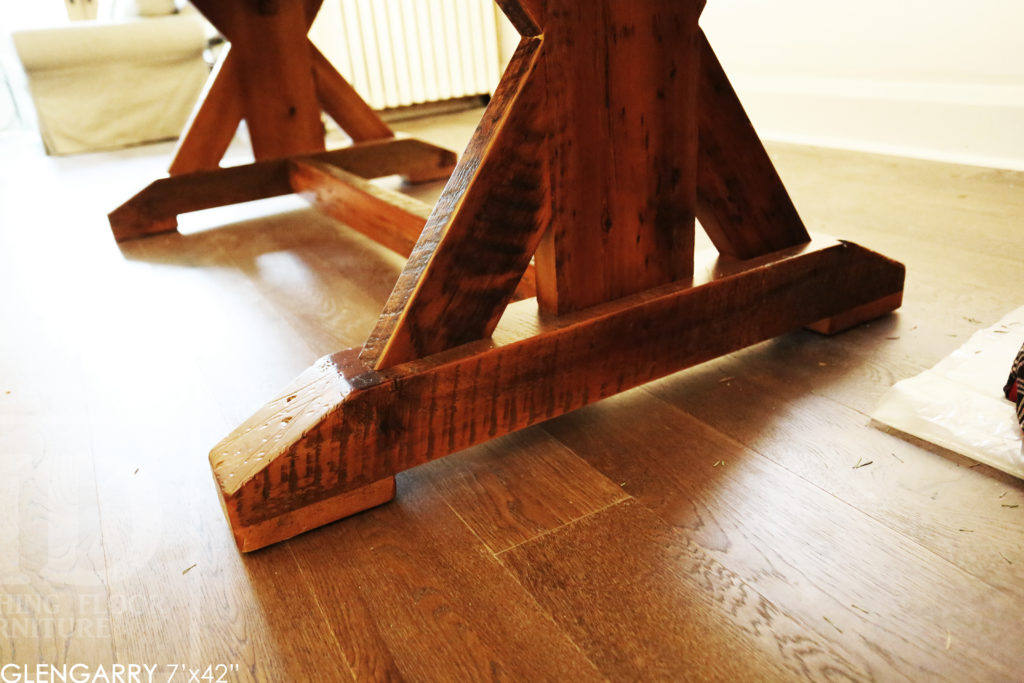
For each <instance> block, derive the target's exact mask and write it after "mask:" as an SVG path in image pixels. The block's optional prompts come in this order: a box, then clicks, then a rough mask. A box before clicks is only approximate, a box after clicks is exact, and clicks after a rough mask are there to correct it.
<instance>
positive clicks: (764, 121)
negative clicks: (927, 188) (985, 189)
mask: <svg viewBox="0 0 1024 683" xmlns="http://www.w3.org/2000/svg"><path fill="white" fill-rule="evenodd" d="M731 76H732V81H733V85H734V86H735V88H736V90H737V92H738V93H739V96H740V99H741V100H742V101H743V104H744V107H746V109H747V112H748V114H749V115H750V118H751V120H752V121H753V123H754V126H755V128H757V130H758V133H759V134H760V135H761V136H762V137H763V138H764V139H766V140H776V141H779V142H793V143H799V144H810V145H818V146H824V147H837V148H842V149H854V150H861V151H866V152H875V153H880V154H892V155H897V156H907V157H915V158H920V159H931V160H936V161H945V162H951V163H959V164H969V165H974V166H985V167H992V168H1004V169H1013V170H1018V171H1024V85H1022V84H1019V83H990V84H979V83H929V82H906V83H900V82H885V81H859V80H852V79H832V78H780V77H767V76H756V77H744V76H742V75H736V74H731Z"/></svg>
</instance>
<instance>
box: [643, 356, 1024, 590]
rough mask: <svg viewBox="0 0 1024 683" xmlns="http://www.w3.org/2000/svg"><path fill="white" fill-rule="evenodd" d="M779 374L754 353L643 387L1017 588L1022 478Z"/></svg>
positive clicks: (1023, 522)
mask: <svg viewBox="0 0 1024 683" xmlns="http://www.w3.org/2000/svg"><path fill="white" fill-rule="evenodd" d="M750 356H754V354H750ZM755 367H756V369H754V368H755ZM702 370H705V369H702ZM786 375H787V373H786V370H785V364H784V363H780V364H778V365H776V364H775V363H774V362H773V361H772V360H770V359H766V358H765V357H764V355H761V356H758V357H756V358H753V357H751V358H749V359H748V358H745V359H743V361H739V360H737V361H735V362H731V363H721V364H720V365H719V366H718V367H717V368H714V369H712V368H707V369H706V370H705V371H704V372H700V373H692V375H691V376H689V377H687V381H686V382H682V381H668V382H659V383H655V384H653V385H651V386H650V387H648V388H645V391H647V392H649V393H651V394H653V395H655V396H658V397H659V398H661V399H664V400H665V401H667V402H669V403H670V404H672V405H673V406H676V407H678V408H680V409H682V410H684V411H686V412H687V413H689V414H690V415H693V416H694V417H696V418H697V419H698V420H700V421H701V422H702V423H704V424H705V425H708V426H711V427H713V428H714V429H716V430H717V431H719V432H721V433H723V434H729V435H730V437H731V438H732V439H734V440H735V441H737V442H739V443H741V444H743V445H744V446H746V447H748V448H750V449H752V450H755V451H757V452H758V453H761V454H763V455H764V456H765V457H766V458H768V459H769V460H771V461H773V462H775V463H777V464H779V465H781V466H782V467H784V468H786V469H787V470H788V471H790V472H793V473H795V474H796V475H798V476H799V477H801V478H803V479H805V480H806V481H808V482H811V483H813V484H814V485H815V486H817V487H820V488H821V489H824V490H825V491H828V492H829V493H830V494H832V495H834V496H836V497H838V498H839V499H841V500H843V501H845V502H847V503H849V504H850V505H852V506H854V507H856V508H857V509H859V510H861V511H862V512H864V513H865V514H868V515H871V516H872V517H873V518H875V519H877V520H880V521H881V522H882V523H884V524H885V525H886V526H888V527H890V528H892V529H894V530H896V531H898V532H900V533H901V534H904V535H906V536H908V537H910V538H914V539H917V540H918V541H919V542H922V543H923V544H924V545H925V546H926V547H928V548H929V549H931V550H932V551H934V552H935V553H936V554H938V555H939V556H941V557H943V558H944V559H946V560H948V561H950V562H952V563H954V564H955V565H957V566H959V567H960V568H961V569H963V570H964V571H967V572H970V573H972V574H974V575H976V576H979V577H981V578H982V579H983V580H984V581H986V582H987V583H989V584H990V585H992V586H994V587H996V588H999V589H1001V590H1005V591H1008V592H1010V593H1014V594H1017V595H1021V596H1024V591H1022V590H1021V585H1022V581H1021V580H1022V579H1024V517H1022V513H1021V510H1022V509H1024V482H1021V481H1019V480H1017V479H1015V478H1013V477H1010V476H1009V475H1005V474H1002V473H999V472H995V471H994V470H990V469H989V468H985V467H983V466H977V465H976V464H974V463H971V462H970V461H968V460H966V459H965V458H959V457H957V456H954V457H953V458H949V457H946V456H945V455H943V454H941V453H936V452H928V451H925V450H923V449H922V448H920V447H919V446H918V445H915V444H911V443H908V442H906V441H904V440H901V439H898V438H896V437H894V436H892V435H890V434H887V433H885V432H883V431H880V430H878V429H875V428H873V427H872V426H871V424H870V421H869V419H868V417H867V416H865V415H864V414H862V413H860V412H858V411H856V410H854V409H851V408H849V407H848V406H846V405H844V404H843V403H841V402H839V401H838V400H835V399H833V398H831V397H828V396H821V395H819V393H826V392H822V391H821V388H820V387H819V389H818V391H809V390H808V388H809V386H811V385H808V384H803V383H800V382H798V381H794V380H793V379H792V378H788V379H787V376H786ZM680 379H681V378H680ZM723 380H725V381H723ZM865 463H870V464H865ZM858 465H859V466H858ZM1015 506H1017V507H1015Z"/></svg>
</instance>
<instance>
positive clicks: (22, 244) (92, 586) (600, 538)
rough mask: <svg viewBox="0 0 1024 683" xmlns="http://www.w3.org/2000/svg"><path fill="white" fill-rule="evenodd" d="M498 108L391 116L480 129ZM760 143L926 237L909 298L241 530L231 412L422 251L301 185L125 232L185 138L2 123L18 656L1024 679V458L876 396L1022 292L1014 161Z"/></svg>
mask: <svg viewBox="0 0 1024 683" xmlns="http://www.w3.org/2000/svg"><path fill="white" fill-rule="evenodd" d="M479 117H480V114H479V112H470V113H468V114H462V115H456V116H448V117H444V118H441V119H436V120H433V121H431V122H429V123H424V122H419V121H410V122H404V123H403V128H405V127H406V126H408V132H409V133H411V134H414V135H416V136H417V137H420V138H423V139H427V140H430V141H432V142H434V143H435V144H437V145H440V146H443V147H448V148H453V149H461V148H463V147H465V144H466V141H467V140H468V139H469V137H470V134H471V133H472V130H473V127H474V126H475V125H476V122H477V120H479ZM438 136H439V137H438ZM767 147H768V150H769V152H770V154H771V157H772V160H773V161H774V163H775V165H776V166H777V167H778V169H779V173H780V175H781V176H782V178H783V179H784V180H785V182H786V187H787V189H788V190H789V191H790V193H791V194H792V196H793V200H794V203H795V204H796V205H797V206H798V207H800V212H801V215H802V216H803V218H804V220H805V221H806V224H807V226H808V227H809V228H810V229H811V230H821V231H828V232H835V233H838V234H841V235H842V236H843V237H845V238H848V239H851V240H854V241H856V242H858V243H862V244H868V245H872V247H875V248H878V249H880V250H882V251H883V252H884V253H886V254H887V255H888V256H890V257H893V258H898V259H899V260H900V261H903V262H905V263H906V264H907V267H908V279H907V292H906V298H905V303H904V306H903V308H902V309H900V311H899V312H898V313H897V314H895V315H892V316H889V317H887V318H884V319H882V320H878V321H876V322H872V323H870V324H868V325H863V326H860V327H858V328H856V329H853V330H849V331H847V332H845V333H843V334H841V335H839V336H836V337H828V338H826V337H822V336H821V335H819V334H817V333H813V332H807V331H795V332H792V333H789V334H786V335H784V336H782V337H779V338H776V339H774V340H772V341H769V342H765V343H763V344H758V345H756V346H753V347H751V348H748V349H745V350H742V351H738V352H735V353H732V354H729V355H727V356H723V357H721V358H718V359H716V360H713V361H709V362H707V363H703V364H701V365H698V366H696V367H693V368H690V369H689V370H685V371H683V372H681V373H677V374H673V375H670V376H668V377H665V378H663V379H661V380H658V381H656V382H654V383H651V384H648V385H645V386H644V387H641V388H637V389H634V390H630V391H628V392H625V393H623V394H620V395H618V396H615V397H612V398H609V399H605V400H604V401H601V402H598V403H595V404H592V405H590V406H587V407H585V408H582V409H580V410H578V411H574V412H573V413H570V414H568V415H565V416H562V417H559V418H555V419H554V420H549V421H547V422H545V423H544V424H543V425H540V426H537V427H531V428H528V429H526V430H523V431H520V432H517V433H515V434H512V435H509V436H505V437H502V438H499V439H495V440H493V441H490V442H488V443H486V444H482V445H480V446H476V447H473V448H470V449H468V450H465V451H462V452H460V453H457V454H455V455H452V456H448V457H446V458H442V459H440V460H435V461H433V462H430V463H427V464H426V465H422V466H420V467H417V468H414V469H412V470H408V471H406V472H403V473H402V474H399V475H398V476H397V477H396V480H397V485H398V496H397V497H396V499H395V500H394V501H392V502H391V503H388V504H387V505H383V506H380V507H377V508H373V509H371V510H368V511H366V512H364V513H361V514H359V515H356V516H354V517H351V518H348V519H346V520H344V521H342V522H339V523H336V524H331V525H328V526H325V527H322V528H320V529H318V530H316V531H313V532H310V533H307V534H303V535H301V536H298V537H296V538H294V539H292V540H290V541H288V542H286V543H281V544H278V545H275V546H271V547H268V548H265V549H264V550H260V551H257V552H254V553H247V554H241V553H239V552H238V550H237V548H236V545H235V542H234V539H233V538H232V535H231V533H230V531H229V529H228V525H227V524H226V523H225V521H224V519H223V513H222V511H221V509H220V506H219V503H218V495H217V488H216V485H215V484H214V482H213V479H212V477H211V474H210V468H209V465H208V462H207V461H206V458H205V455H206V452H207V451H208V449H209V446H210V444H212V443H215V442H216V441H217V440H218V439H219V438H221V437H222V436H223V435H225V434H227V433H228V432H230V431H231V430H232V429H233V428H234V427H235V426H237V425H238V424H239V423H240V422H241V421H242V420H243V419H244V418H245V417H246V416H247V415H249V414H251V413H252V412H253V411H254V410H256V409H257V408H258V407H259V406H260V405H261V404H262V403H263V402H264V400H265V399H266V398H267V397H271V396H273V395H274V392H276V391H278V390H279V389H280V388H281V387H283V386H285V385H286V384H287V383H288V382H289V381H291V380H292V379H293V378H294V377H295V376H297V375H298V374H300V373H301V371H302V370H303V369H304V368H306V367H307V366H309V365H310V364H311V363H312V362H313V361H314V360H315V359H316V358H318V357H321V356H324V355H327V354H331V353H334V352H335V351H337V350H338V349H341V348H347V347H353V346H358V345H359V344H360V343H361V342H362V341H363V340H364V339H365V338H366V335H367V334H368V333H369V332H370V330H371V329H372V328H373V326H374V324H375V322H376V319H377V316H378V314H379V312H380V309H381V307H382V306H383V304H384V302H385V301H386V299H387V297H388V294H389V292H390V291H391V289H392V287H393V286H394V284H395V281H396V279H397V277H398V274H399V271H400V269H401V262H400V260H399V259H398V258H396V257H395V256H394V255H393V254H392V253H390V252H389V251H387V250H386V249H384V248H382V247H379V246H378V245H376V244H374V243H373V242H372V241H371V240H368V239H365V238H363V237H362V236H361V235H358V234H355V233H354V232H351V231H341V230H338V229H337V227H336V225H335V222H334V221H333V220H331V219H330V218H328V217H325V216H323V215H321V214H319V213H318V212H317V211H315V210H312V209H310V208H308V207H306V206H305V205H304V203H303V202H302V201H298V200H295V199H294V198H288V197H285V198H281V199H278V200H269V202H267V203H264V204H263V205H260V206H253V207H250V206H246V205H240V206H234V207H228V208H226V209H224V210H223V212H222V213H221V214H220V216H219V217H218V223H220V224H221V225H222V227H219V228H217V229H213V230H202V231H198V232H192V231H191V230H189V231H188V232H187V234H181V235H177V234H170V235H164V236H158V237H155V238H153V239H146V240H137V241H133V242H129V243H125V244H122V245H119V247H118V246H115V245H114V244H113V243H112V240H111V239H110V236H109V234H108V233H107V232H106V224H105V220H104V218H103V212H104V210H105V208H106V207H108V206H109V205H111V204H114V203H116V202H117V201H119V200H120V199H121V198H123V197H125V196H128V195H130V194H131V193H132V192H133V191H135V190H137V189H138V183H139V179H140V178H148V177H157V176H158V175H159V174H160V173H161V172H162V171H163V169H164V168H165V167H166V163H167V159H168V157H169V155H170V153H171V151H172V149H173V146H172V145H169V144H161V145H156V146H153V147H142V148H135V149H131V150H121V151H118V152H114V153H104V154H94V155H86V156H82V157H65V158H53V157H46V156H45V155H44V154H43V151H42V149H41V147H40V145H39V141H38V138H37V137H35V136H33V135H30V134H26V135H24V136H20V135H18V134H8V135H6V136H3V137H2V138H0V286H2V287H3V291H4V292H5V296H3V297H0V610H2V619H3V620H4V621H3V628H0V662H3V663H13V664H17V665H19V666H22V665H27V666H30V667H33V668H34V667H35V665H36V664H37V663H39V662H43V663H53V664H56V665H58V666H59V665H62V664H67V665H68V666H69V667H70V666H71V665H73V664H76V663H89V664H91V665H93V666H96V665H99V664H104V665H105V666H107V670H108V671H109V670H110V665H111V664H113V663H122V664H129V663H132V662H135V663H139V662H145V663H150V664H157V663H160V664H166V663H169V662H179V661H180V662H183V663H189V664H191V666H193V667H196V666H199V665H200V664H204V663H216V662H223V663H225V664H227V665H232V666H234V665H237V666H238V667H239V671H238V672H237V673H235V674H233V678H228V680H229V681H232V682H233V681H239V682H243V681H254V680H255V681H325V682H326V681H346V680H360V681H373V680H381V679H387V678H391V679H392V680H395V679H405V680H410V681H416V680H424V679H429V680H473V679H480V678H486V679H490V678H492V677H493V678H505V679H512V680H529V681H545V680H555V681H589V680H614V681H648V680H662V679H665V678H673V679H679V678H683V679H686V680H700V679H701V678H702V677H703V678H704V679H708V678H710V679H713V680H714V679H718V680H720V679H721V678H722V677H729V676H732V677H733V679H736V680H743V679H746V680H753V681H763V680H766V679H774V680H786V681H793V680H829V679H830V678H831V679H832V680H854V681H890V680H908V681H941V682H945V681H949V682H951V683H961V682H962V681H1008V680H1009V681H1013V680H1017V679H1018V678H1019V677H1020V672H1021V671H1024V651H1022V649H1021V647H1020V645H1019V640H1018V639H1017V638H1016V637H1015V635H1016V634H1017V633H1019V627H1020V615H1021V614H1022V613H1024V483H1022V482H1020V481H1017V480H1014V479H1011V478H1009V477H1007V476H1005V475H1002V474H1000V473H999V472H995V471H993V470H990V469H988V468H987V467H984V466H972V465H973V463H971V462H968V461H966V460H963V459H960V458H956V457H949V456H946V455H943V454H942V453H941V452H939V451H937V450H936V449H928V448H925V447H922V446H921V445H919V444H914V443H908V442H906V441H903V440H901V439H898V438H895V437H893V436H892V435H889V434H887V433H885V432H883V431H880V430H878V429H876V428H874V427H873V426H872V425H871V424H870V421H869V419H868V417H867V414H868V413H870V411H871V410H872V409H873V408H874V406H875V405H876V402H877V400H878V398H879V397H880V396H881V395H882V394H883V393H884V392H885V391H886V390H887V389H888V388H889V387H890V386H891V384H892V383H893V382H895V381H898V380H900V379H903V378H905V377H908V376H911V375H914V374H916V373H917V372H920V371H921V370H923V369H925V368H927V367H930V366H932V365H934V364H935V363H936V362H938V361H939V360H941V359H942V358H944V357H945V356H947V355H948V354H950V353H952V352H953V351H954V350H955V349H956V348H958V347H959V346H960V345H961V344H963V342H964V341H965V339H966V338H967V337H968V336H970V335H971V334H972V333H973V332H975V331H976V330H978V329H980V328H982V327H987V326H988V325H991V324H993V323H995V322H996V321H997V320H999V318H1000V317H1001V316H1002V315H1003V314H1004V313H1006V312H1007V311H1008V310H1010V309H1012V308H1015V307H1016V306H1018V305H1019V303H1020V302H1019V294H1020V292H1021V291H1022V290H1024V268H1022V267H1021V260H1020V257H1019V254H1021V253H1022V249H1024V233H1022V232H1021V231H1020V230H1019V222H1020V216H1021V215H1024V192H1022V190H1021V188H1022V187H1024V174H1021V173H1012V172H1005V171H995V170H990V169H980V168H970V167H964V166H947V165H942V164H935V163H928V162H918V161H911V160H900V159H895V158H887V157H878V156H870V155H864V154H856V153H851V152H841V151H835V150H820V149H810V148H802V147H795V146H790V145H779V144H771V143H769V144H768V145H767ZM231 151H232V153H233V154H236V153H242V152H244V145H241V144H240V145H236V146H235V147H234V148H233V149H232V150H231ZM393 186H397V184H395V185H393ZM40 188H46V190H45V191H43V190H41V189H40ZM402 189H403V191H410V192H415V193H416V195H417V196H419V197H420V198H421V199H424V200H425V201H429V200H431V199H432V198H431V196H430V193H436V192H439V191H440V189H441V188H440V187H439V186H438V185H434V186H432V187H425V186H418V187H411V188H410V187H403V188H402ZM54 193H56V194H54ZM194 224H200V225H201V224H202V221H199V220H197V221H195V223H194ZM185 225H186V221H185V220H183V226H185ZM27 226H46V229H45V230H34V229H27ZM187 227H189V228H191V227H192V226H191V225H187ZM697 238H698V240H699V241H700V243H701V245H702V248H703V247H710V244H708V242H707V239H706V237H704V236H703V235H702V234H700V233H698V236H697ZM1011 334H1014V335H1021V332H1019V331H1013V332H1011ZM1021 341H1022V342H1024V337H1022V339H1021ZM1011 360H1012V359H1007V363H1009V362H1010V361H1011ZM996 391H998V387H997V388H996ZM8 392H9V393H8ZM858 462H859V463H860V464H861V466H860V467H858V468H856V469H854V466H855V465H857V464H858ZM869 462H870V463H871V464H868V465H864V463H869ZM698 626H699V628H697V627H698ZM204 665H205V664H204ZM170 673H171V671H170V669H168V668H162V669H161V670H160V671H159V673H158V674H157V676H155V677H154V679H155V680H160V679H163V680H166V678H167V677H169V675H170ZM179 675H180V674H179ZM175 680H178V679H177V678H176V679H175ZM181 680H185V681H187V680H188V676H187V675H186V676H185V677H184V678H183V679H181ZM730 680H731V679H730Z"/></svg>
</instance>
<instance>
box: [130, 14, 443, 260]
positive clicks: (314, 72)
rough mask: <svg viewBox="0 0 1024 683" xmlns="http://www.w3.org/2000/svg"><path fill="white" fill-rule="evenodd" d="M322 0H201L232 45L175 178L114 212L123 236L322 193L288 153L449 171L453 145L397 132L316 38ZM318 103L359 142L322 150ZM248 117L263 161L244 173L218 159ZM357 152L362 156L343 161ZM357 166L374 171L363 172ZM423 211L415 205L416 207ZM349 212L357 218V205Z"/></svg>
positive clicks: (414, 175)
mask: <svg viewBox="0 0 1024 683" xmlns="http://www.w3.org/2000/svg"><path fill="white" fill-rule="evenodd" d="M322 2H323V0H303V1H301V2H300V1H290V0H287V1H286V0H197V1H196V2H195V3H194V4H195V5H196V7H197V8H198V9H199V10H200V11H201V12H202V13H203V14H204V15H205V16H206V17H207V18H208V19H209V20H210V21H211V23H212V24H213V25H214V26H215V27H217V29H218V30H219V31H221V33H223V34H224V36H225V37H227V38H228V40H229V41H230V42H231V44H230V46H229V48H227V49H226V50H225V52H224V54H223V56H222V58H221V60H220V61H219V63H218V65H217V67H216V69H215V71H214V73H213V75H212V77H211V79H210V81H209V82H208V84H207V88H206V90H205V92H204V94H203V97H202V98H201V100H200V103H199V105H198V106H197V107H196V109H195V111H194V112H193V115H192V118H191V120H190V122H189V124H188V126H187V129H186V132H185V134H184V135H183V136H182V138H181V139H180V141H179V144H178V148H177V150H176V152H175V154H174V159H173V161H172V162H171V165H170V169H169V173H170V176H171V177H170V178H167V179H163V180H160V181H157V182H155V183H153V184H152V185H150V186H149V187H147V188H146V189H145V190H143V191H142V192H140V193H139V194H138V195H136V196H135V197H133V198H132V199H130V200H129V201H128V202H126V203H125V204H124V205H122V206H121V207H119V208H118V209H116V210H115V211H113V212H112V213H111V214H110V223H111V227H112V229H113V231H114V235H115V237H116V238H117V239H118V240H124V239H131V238H135V237H142V236H145V235H149V234H154V233H160V232H168V231H173V230H174V229H175V228H176V227H177V215H178V214H179V213H184V212H187V211H194V210H198V209H202V208H210V207H213V206H223V205H225V204H231V203H235V202H240V201H248V200H252V199H260V198H263V197H269V196H274V195H279V194H287V193H290V192H292V191H303V192H306V191H312V192H314V193H315V192H316V190H317V189H318V188H310V187H308V186H303V187H300V188H295V187H293V186H292V182H291V177H290V176H291V169H292V167H291V165H288V164H284V165H282V164H281V163H280V160H282V159H306V158H308V157H310V156H311V155H312V156H315V159H314V160H315V161H317V162H319V163H328V164H333V165H334V166H335V167H336V168H339V169H340V170H341V171H343V172H348V173H356V174H357V175H359V177H360V179H363V178H372V177H376V176H377V175H381V174H385V175H390V174H395V173H398V174H401V175H403V176H405V177H406V178H407V179H408V180H410V181H413V182H420V181H426V180H435V179H439V178H446V177H447V176H448V175H449V174H450V173H451V170H452V169H453V168H454V165H455V155H454V154H453V153H451V152H449V151H448V150H444V149H441V148H439V147H435V146H432V145H427V144H425V143H416V141H409V140H396V139H395V137H394V133H393V132H392V130H391V129H390V128H389V127H388V126H387V125H386V124H385V123H384V122H383V121H382V120H381V119H380V117H378V116H377V114H376V113H375V112H374V111H373V110H372V109H371V108H370V107H369V105H367V104H366V102H364V101H363V99H362V98H361V97H359V95H358V94H357V93H356V92H355V90H353V88H352V86H351V85H349V83H348V82H347V81H345V79H344V78H343V77H342V76H341V75H340V74H338V72H337V71H335V69H334V67H333V66H331V64H330V63H329V62H328V60H327V58H326V57H324V55H323V54H322V53H321V52H320V51H319V50H318V49H317V48H316V46H314V45H313V44H312V42H310V40H309V38H308V37H307V33H308V31H309V28H310V26H311V25H312V22H313V19H314V18H315V17H316V13H317V11H318V10H319V8H320V5H321V4H322ZM321 109H322V110H323V111H326V112H327V113H328V114H329V115H330V116H331V117H332V118H333V119H334V120H335V121H336V122H337V123H338V125H339V126H341V128H342V129H343V130H345V132H346V133H348V134H349V136H350V137H351V138H352V139H353V140H354V141H355V143H356V145H355V146H354V147H353V148H351V149H353V150H354V153H353V154H345V153H341V154H333V153H327V156H325V155H324V136H323V126H322V124H321V120H320V112H321ZM242 119H245V121H246V124H247V127H248V129H249V137H250V140H251V143H252V149H253V156H254V157H255V158H256V161H257V163H256V164H252V165H250V167H249V168H248V169H247V172H240V171H238V170H237V169H220V168H219V164H220V161H221V158H222V157H223V156H224V153H225V151H226V150H227V148H228V145H229V144H230V142H231V139H232V138H233V137H234V134H235V131H236V130H237V129H238V125H239V123H240V122H241V120H242ZM410 143H416V144H410ZM361 145H362V147H360V146H361ZM356 148H359V149H356ZM367 156H376V157H378V160H379V163H378V164H377V165H376V168H372V169H368V168H367V165H366V163H364V161H365V157H367ZM350 159H357V160H358V161H357V162H356V163H355V165H346V164H348V163H349V160H350ZM360 171H362V173H366V172H367V171H369V173H368V174H366V175H361V174H360ZM307 181H308V176H307ZM356 182H357V184H358V183H360V182H361V180H357V181H356ZM360 187H362V185H360ZM197 188H199V189H198V190H197ZM378 204H379V203H378ZM375 212H376V210H375V209H373V207H371V213H370V218H369V219H364V220H363V221H362V222H361V223H360V224H359V225H357V226H356V227H358V228H360V229H365V231H367V232H370V233H371V236H373V232H374V229H373V227H372V225H373V223H375V222H379V221H376V219H375V218H374V214H375ZM421 212H422V211H421V210H420V209H418V208H417V213H421ZM412 215H413V216H415V215H416V213H414V214H412ZM345 218H346V219H347V220H349V221H350V222H351V221H352V220H355V221H356V222H359V221H360V216H359V215H358V214H357V215H353V214H352V212H351V211H349V212H348V213H347V214H346V215H345ZM407 220H412V219H408V217H407ZM419 220H420V223H419V227H420V228H421V227H422V219H419ZM407 232H408V231H407ZM416 234H418V230H417V231H416ZM412 241H415V235H413V236H412Z"/></svg>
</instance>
